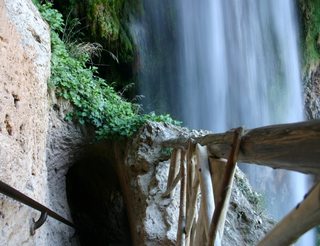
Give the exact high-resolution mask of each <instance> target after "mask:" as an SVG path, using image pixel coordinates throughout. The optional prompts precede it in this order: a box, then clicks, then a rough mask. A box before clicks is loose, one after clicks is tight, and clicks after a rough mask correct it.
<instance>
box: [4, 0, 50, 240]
mask: <svg viewBox="0 0 320 246" xmlns="http://www.w3.org/2000/svg"><path fill="white" fill-rule="evenodd" d="M0 50H1V66H0V81H1V82H0V143H1V144H0V180H2V181H4V182H6V183H8V184H10V185H11V186H13V187H15V188H16V189H18V190H20V191H22V192H24V193H25V194H26V195H29V196H31V197H32V198H34V199H36V200H38V201H39V202H42V203H45V204H46V203H48V196H47V194H48V182H47V166H46V138H47V129H48V101H47V80H48V78H49V74H50V38H49V27H48V25H47V24H46V23H44V21H43V20H42V18H41V17H40V14H39V13H38V12H37V10H36V8H35V7H34V6H33V4H32V2H31V0H30V1H25V0H16V1H11V0H6V1H4V0H1V1H0ZM0 201H1V202H0V214H1V217H0V238H1V240H0V245H36V244H37V245H49V243H48V240H49V238H48V236H47V233H46V230H47V226H46V225H45V226H44V227H43V229H42V230H40V231H39V232H38V233H36V234H35V236H33V237H31V236H30V225H31V221H32V218H37V217H38V216H39V213H38V212H36V211H35V210H33V209H30V208H28V207H26V206H24V205H21V204H20V203H18V202H16V201H14V200H12V199H8V198H7V197H5V196H3V195H1V196H0Z"/></svg>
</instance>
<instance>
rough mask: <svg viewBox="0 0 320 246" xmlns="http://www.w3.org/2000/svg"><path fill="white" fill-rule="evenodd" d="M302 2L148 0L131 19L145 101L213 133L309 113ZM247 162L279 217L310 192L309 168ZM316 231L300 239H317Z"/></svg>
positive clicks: (251, 177) (254, 182) (270, 208)
mask: <svg viewBox="0 0 320 246" xmlns="http://www.w3.org/2000/svg"><path fill="white" fill-rule="evenodd" d="M295 7H296V6H295V1H292V0H280V1H279V0H268V1H264V0H256V1H252V0H251V1H250V0H242V1H237V0H229V1H225V0H202V1H194V0H175V1H173V0H162V1H160V0H145V1H144V2H143V9H144V10H143V15H142V16H141V17H140V18H136V19H135V20H134V21H132V26H131V30H132V33H133V36H134V37H135V41H136V43H137V46H138V53H139V57H138V58H139V59H138V66H139V68H140V72H139V81H140V93H141V94H142V95H144V97H145V98H144V99H143V101H142V103H143V105H144V108H145V109H146V110H147V111H151V110H152V111H156V112H160V113H162V112H165V113H171V114H172V115H173V116H174V117H176V118H178V119H181V120H182V121H183V122H184V124H185V125H186V126H188V127H191V128H204V129H209V130H212V131H214V132H222V131H226V130H228V129H230V128H234V127H238V126H245V127H246V128H253V127H259V126H263V125H268V124H274V123H288V122H294V121H300V120H303V101H302V92H301V81H300V67H299V54H298V40H297V36H298V35H297V16H296V8H295ZM241 166H242V168H243V169H244V170H245V172H246V173H247V175H248V177H249V180H250V182H251V183H252V185H253V187H254V188H255V189H256V190H258V191H259V192H261V193H262V194H263V195H264V197H265V205H266V207H267V209H268V211H269V212H270V213H271V214H272V215H273V216H274V217H275V218H276V219H280V218H281V217H283V216H284V215H285V214H286V213H288V212H289V211H290V210H291V209H293V208H294V207H295V206H296V205H297V203H298V202H300V201H301V200H302V199H303V196H304V194H305V193H306V191H307V178H306V177H305V176H304V175H302V174H297V173H293V172H289V171H281V170H280V171H279V170H272V169H270V168H267V167H258V166H253V165H245V164H242V165H241ZM309 237H310V238H311V239H310V238H309V239H302V240H300V241H301V242H300V245H313V242H314V239H312V235H311V236H309ZM305 240H307V241H305ZM308 240H311V241H308Z"/></svg>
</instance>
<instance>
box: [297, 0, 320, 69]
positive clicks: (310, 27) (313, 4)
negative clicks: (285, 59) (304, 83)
mask: <svg viewBox="0 0 320 246" xmlns="http://www.w3.org/2000/svg"><path fill="white" fill-rule="evenodd" d="M299 9H300V16H301V22H302V23H301V26H302V48H303V64H304V68H305V69H308V68H310V67H313V66H314V65H316V64H318V63H319V61H320V50H319V44H318V38H319V35H320V12H319V9H320V1H319V0H300V1H299Z"/></svg>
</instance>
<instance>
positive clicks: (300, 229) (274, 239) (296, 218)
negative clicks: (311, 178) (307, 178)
mask: <svg viewBox="0 0 320 246" xmlns="http://www.w3.org/2000/svg"><path fill="white" fill-rule="evenodd" d="M319 224H320V183H318V184H317V185H316V186H315V187H314V188H313V189H312V190H311V191H310V192H309V194H308V196H307V197H306V198H305V200H304V201H302V202H301V203H300V204H299V205H298V206H297V207H296V208H295V209H294V210H293V211H292V212H290V213H289V214H288V215H287V216H286V217H285V218H284V219H283V220H281V221H280V222H279V223H278V224H277V225H276V226H275V227H274V228H273V229H272V230H271V231H270V232H269V233H268V234H267V235H266V236H265V238H264V239H263V240H262V241H261V242H260V243H259V244H258V246H282V245H290V244H292V243H293V242H295V241H296V240H297V239H298V238H299V237H300V236H301V235H302V234H304V233H305V232H307V231H308V230H310V229H311V228H313V227H314V226H316V225H319Z"/></svg>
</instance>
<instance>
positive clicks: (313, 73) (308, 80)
mask: <svg viewBox="0 0 320 246" xmlns="http://www.w3.org/2000/svg"><path fill="white" fill-rule="evenodd" d="M304 84H305V85H304V87H305V89H304V94H305V110H306V116H307V118H308V119H319V118H320V64H318V65H317V66H316V67H314V68H311V69H310V71H309V74H307V75H306V76H305V79H304Z"/></svg>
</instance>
